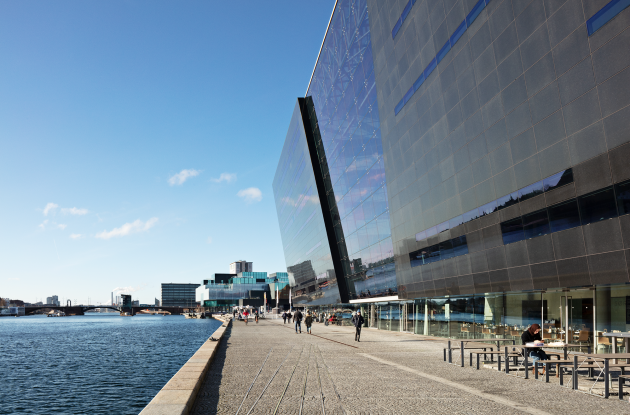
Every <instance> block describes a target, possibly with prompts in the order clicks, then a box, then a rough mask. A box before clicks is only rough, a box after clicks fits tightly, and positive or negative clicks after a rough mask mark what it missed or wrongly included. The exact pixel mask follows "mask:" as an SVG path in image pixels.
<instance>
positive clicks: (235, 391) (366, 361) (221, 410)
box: [192, 320, 630, 415]
mask: <svg viewBox="0 0 630 415" xmlns="http://www.w3.org/2000/svg"><path fill="white" fill-rule="evenodd" d="M303 329H304V331H303V332H302V334H295V331H294V330H293V326H291V325H289V324H286V325H284V324H283V323H282V321H281V320H260V323H259V324H253V323H250V324H249V325H247V326H246V325H245V324H244V323H243V322H239V321H236V322H233V324H232V326H231V327H230V328H229V329H228V331H226V334H225V336H224V338H223V340H222V341H221V345H220V347H219V350H218V353H217V355H216V357H215V360H214V362H213V363H212V365H211V368H210V369H209V371H208V374H207V375H206V378H205V380H204V382H203V384H202V386H201V389H200V391H199V394H198V395H197V399H196V401H195V405H194V408H193V411H192V413H193V414H214V413H218V414H237V413H238V414H241V415H247V414H252V415H253V414H274V413H277V414H300V410H301V413H302V414H322V413H325V414H423V413H427V414H428V413H431V414H475V413H492V414H506V413H507V414H519V413H530V414H567V413H568V414H572V413H576V414H577V413H580V414H598V413H619V414H621V413H630V403H629V402H628V401H627V400H626V401H619V400H618V399H617V397H616V396H611V398H610V399H608V400H606V399H603V398H600V397H597V396H592V395H587V394H585V393H582V392H576V391H572V390H570V389H567V388H566V387H561V386H560V385H559V384H557V383H550V384H545V383H544V382H540V381H535V380H533V379H529V380H525V379H523V378H518V377H516V376H508V375H505V374H504V373H499V372H496V371H494V370H488V369H486V370H475V369H474V368H470V367H468V364H466V367H465V368H461V367H458V366H456V365H449V364H447V363H445V362H444V361H443V359H442V356H443V355H442V348H443V347H444V346H445V341H444V340H443V339H439V340H437V339H433V338H429V337H425V336H418V335H411V334H406V333H392V332H385V331H379V330H374V329H363V332H362V336H361V342H358V343H357V342H355V341H354V329H353V328H352V327H340V326H324V325H323V324H319V323H315V325H314V326H313V333H314V335H308V334H306V333H305V331H306V330H305V328H304V327H303ZM467 359H468V358H467ZM263 362H264V364H263ZM257 375H258V376H257ZM254 379H255V381H254ZM554 382H557V380H555V378H554ZM567 383H568V381H567ZM239 408H240V409H239ZM276 410H277V412H274V411H276Z"/></svg>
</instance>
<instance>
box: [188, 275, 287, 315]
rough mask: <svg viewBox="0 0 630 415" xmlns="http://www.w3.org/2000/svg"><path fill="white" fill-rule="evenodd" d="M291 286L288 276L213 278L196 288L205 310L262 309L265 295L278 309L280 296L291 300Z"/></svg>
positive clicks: (217, 276) (198, 302)
mask: <svg viewBox="0 0 630 415" xmlns="http://www.w3.org/2000/svg"><path fill="white" fill-rule="evenodd" d="M288 286H289V274H288V273H287V272H274V273H271V274H267V273H266V272H240V273H238V274H213V276H212V278H211V279H209V280H204V281H202V284H201V286H199V288H197V291H196V301H197V304H199V305H203V306H204V307H220V308H222V307H232V306H238V305H241V306H242V305H252V306H263V305H265V294H266V298H267V305H275V303H276V293H277V292H280V298H285V297H286V298H288V288H286V287H288ZM285 291H286V293H285ZM283 294H284V295H283Z"/></svg>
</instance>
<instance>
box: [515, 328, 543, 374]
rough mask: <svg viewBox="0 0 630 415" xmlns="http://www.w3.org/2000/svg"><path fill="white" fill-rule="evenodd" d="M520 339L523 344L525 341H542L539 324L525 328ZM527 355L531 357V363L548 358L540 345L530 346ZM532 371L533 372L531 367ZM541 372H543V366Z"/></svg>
mask: <svg viewBox="0 0 630 415" xmlns="http://www.w3.org/2000/svg"><path fill="white" fill-rule="evenodd" d="M521 340H522V341H523V345H525V344H526V343H533V342H534V341H536V340H540V341H542V338H541V337H540V326H539V325H538V324H532V325H531V326H530V327H529V328H528V329H527V330H525V331H524V332H523V334H521ZM529 357H531V358H532V364H533V363H534V362H536V361H537V360H549V355H547V353H545V351H544V350H543V349H541V348H540V347H536V348H530V349H529ZM532 373H534V368H533V367H532ZM542 374H543V375H544V374H545V369H544V367H543V371H542Z"/></svg>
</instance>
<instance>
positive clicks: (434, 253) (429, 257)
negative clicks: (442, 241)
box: [422, 245, 440, 264]
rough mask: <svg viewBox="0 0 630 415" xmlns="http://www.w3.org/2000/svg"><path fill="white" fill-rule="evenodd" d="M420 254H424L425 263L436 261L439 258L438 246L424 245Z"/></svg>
mask: <svg viewBox="0 0 630 415" xmlns="http://www.w3.org/2000/svg"><path fill="white" fill-rule="evenodd" d="M422 255H424V258H425V263H427V264H429V263H431V262H437V261H439V260H440V246H439V245H432V246H429V247H426V248H425V249H424V250H423V251H422Z"/></svg>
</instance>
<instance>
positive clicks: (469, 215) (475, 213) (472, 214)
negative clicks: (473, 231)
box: [462, 208, 479, 223]
mask: <svg viewBox="0 0 630 415" xmlns="http://www.w3.org/2000/svg"><path fill="white" fill-rule="evenodd" d="M478 217H479V209H477V208H475V209H473V210H471V211H468V212H466V213H464V214H463V215H462V219H463V221H464V223H466V222H470V221H471V220H473V219H477V218H478Z"/></svg>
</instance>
